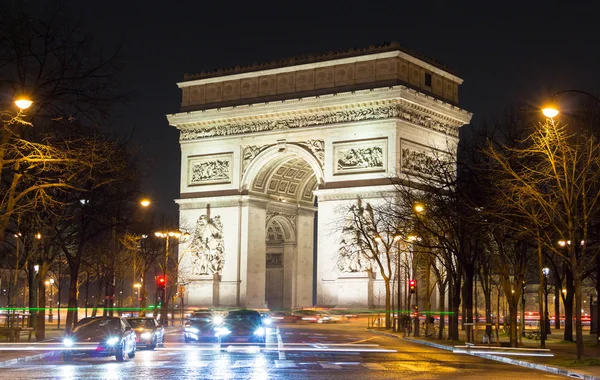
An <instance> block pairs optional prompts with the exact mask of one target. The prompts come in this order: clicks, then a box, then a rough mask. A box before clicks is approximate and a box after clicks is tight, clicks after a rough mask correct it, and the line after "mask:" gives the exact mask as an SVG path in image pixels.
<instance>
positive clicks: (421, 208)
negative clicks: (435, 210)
mask: <svg viewBox="0 0 600 380" xmlns="http://www.w3.org/2000/svg"><path fill="white" fill-rule="evenodd" d="M413 209H414V210H415V212H416V213H417V214H420V213H422V212H423V211H425V206H423V204H421V203H415V205H414V206H413Z"/></svg>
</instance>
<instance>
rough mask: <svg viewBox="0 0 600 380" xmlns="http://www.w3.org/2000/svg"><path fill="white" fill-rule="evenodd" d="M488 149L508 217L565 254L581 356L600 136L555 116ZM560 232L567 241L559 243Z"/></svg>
mask: <svg viewBox="0 0 600 380" xmlns="http://www.w3.org/2000/svg"><path fill="white" fill-rule="evenodd" d="M486 152H487V154H488V155H489V157H491V158H492V159H493V160H494V162H495V163H496V164H497V170H496V172H497V174H498V176H497V180H496V182H495V186H496V189H497V194H498V196H499V200H498V202H499V203H501V204H502V205H503V206H504V215H505V218H507V219H513V218H512V217H514V216H516V217H517V218H518V219H517V221H519V222H521V223H519V228H520V229H521V230H522V231H523V232H524V233H526V234H528V235H529V236H531V237H535V238H536V240H537V244H539V249H545V250H548V251H550V252H553V253H554V254H555V255H557V256H559V257H562V258H563V259H564V260H565V262H566V263H568V265H569V267H570V271H571V273H572V275H573V284H574V290H575V316H576V327H575V328H576V342H577V359H581V358H582V355H583V350H584V347H583V334H582V324H581V307H582V302H583V299H582V275H583V273H584V272H585V271H586V269H588V268H587V265H589V263H593V262H594V261H595V260H593V257H589V256H588V255H589V253H588V251H587V242H588V241H589V228H590V226H591V225H592V223H593V221H594V220H596V219H597V217H598V215H599V213H600V203H599V201H600V191H599V189H600V170H599V169H600V142H599V141H598V140H597V139H596V138H595V136H593V135H589V134H585V133H583V132H579V133H577V134H572V133H569V132H568V131H567V129H566V127H565V126H563V125H561V124H560V123H557V122H555V121H553V120H551V119H547V120H545V121H544V122H541V123H539V124H538V125H537V127H536V128H535V129H534V131H533V132H532V133H531V135H530V136H529V137H528V138H527V139H526V140H524V141H523V143H522V146H521V147H517V148H512V147H504V149H498V148H497V147H495V146H493V145H490V146H489V147H488V149H487V151H486ZM557 237H559V238H560V239H561V241H563V243H562V245H561V246H559V245H558V244H557V243H558V242H557Z"/></svg>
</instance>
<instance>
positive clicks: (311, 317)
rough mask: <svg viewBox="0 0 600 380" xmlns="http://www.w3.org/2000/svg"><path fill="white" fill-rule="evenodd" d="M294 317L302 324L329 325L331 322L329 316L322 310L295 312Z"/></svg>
mask: <svg viewBox="0 0 600 380" xmlns="http://www.w3.org/2000/svg"><path fill="white" fill-rule="evenodd" d="M293 314H294V315H297V316H299V317H300V320H301V321H303V322H309V323H329V322H332V318H331V314H329V313H327V312H325V311H323V310H309V309H302V310H295V311H294V312H293Z"/></svg>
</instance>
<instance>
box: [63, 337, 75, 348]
mask: <svg viewBox="0 0 600 380" xmlns="http://www.w3.org/2000/svg"><path fill="white" fill-rule="evenodd" d="M63 344H64V345H65V347H71V346H72V345H73V339H71V338H65V339H63Z"/></svg>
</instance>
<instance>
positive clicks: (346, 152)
mask: <svg viewBox="0 0 600 380" xmlns="http://www.w3.org/2000/svg"><path fill="white" fill-rule="evenodd" d="M333 150H334V157H335V163H334V165H335V166H334V168H333V172H334V174H351V173H355V172H374V171H385V170H386V155H387V140H385V139H375V140H365V141H346V142H340V143H334V145H333Z"/></svg>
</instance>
